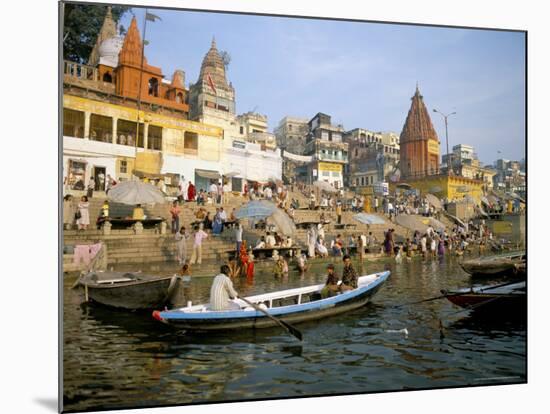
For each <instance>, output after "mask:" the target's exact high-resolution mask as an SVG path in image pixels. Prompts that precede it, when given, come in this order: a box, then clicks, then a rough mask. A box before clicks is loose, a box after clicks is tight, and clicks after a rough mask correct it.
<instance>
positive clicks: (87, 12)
mask: <svg viewBox="0 0 550 414" xmlns="http://www.w3.org/2000/svg"><path fill="white" fill-rule="evenodd" d="M130 9H131V8H130V7H128V6H111V11H112V14H113V19H114V20H115V21H116V22H118V21H119V20H120V18H121V17H122V16H123V15H124V14H125V13H126V12H128V11H129V10H130ZM106 14H107V6H101V5H91V4H90V5H88V4H71V3H65V16H64V25H63V59H65V60H70V61H73V62H78V63H86V62H87V61H88V57H89V56H90V53H91V52H92V49H93V47H94V44H95V41H96V39H97V35H98V34H99V31H100V30H101V26H102V25H103V20H104V19H105V15H106ZM121 31H122V34H124V33H125V30H124V28H122V30H121Z"/></svg>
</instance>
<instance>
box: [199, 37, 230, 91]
mask: <svg viewBox="0 0 550 414" xmlns="http://www.w3.org/2000/svg"><path fill="white" fill-rule="evenodd" d="M207 75H210V77H211V79H212V82H214V84H215V87H216V88H222V89H232V88H231V87H230V85H228V84H227V78H226V76H225V65H224V64H223V59H222V57H221V55H220V53H219V52H218V49H217V47H216V39H212V44H211V46H210V49H209V50H208V52H207V53H206V56H205V57H204V59H203V61H202V65H201V71H200V74H199V79H198V83H202V82H207V83H208V79H207Z"/></svg>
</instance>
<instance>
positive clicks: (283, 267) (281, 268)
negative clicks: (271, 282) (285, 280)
mask: <svg viewBox="0 0 550 414" xmlns="http://www.w3.org/2000/svg"><path fill="white" fill-rule="evenodd" d="M273 274H274V275H275V277H282V276H286V275H288V264H287V263H286V260H285V258H284V257H283V256H279V258H278V259H277V261H276V262H275V268H274V269H273Z"/></svg>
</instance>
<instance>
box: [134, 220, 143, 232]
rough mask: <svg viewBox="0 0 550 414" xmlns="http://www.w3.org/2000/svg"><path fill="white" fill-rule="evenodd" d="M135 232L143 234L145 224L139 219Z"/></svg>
mask: <svg viewBox="0 0 550 414" xmlns="http://www.w3.org/2000/svg"><path fill="white" fill-rule="evenodd" d="M134 233H135V234H143V224H142V223H141V221H138V222H137V223H136V224H134Z"/></svg>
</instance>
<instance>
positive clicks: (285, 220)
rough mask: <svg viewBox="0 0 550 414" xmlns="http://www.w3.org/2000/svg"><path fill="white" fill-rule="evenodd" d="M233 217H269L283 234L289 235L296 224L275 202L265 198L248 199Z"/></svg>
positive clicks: (292, 232) (294, 229)
mask: <svg viewBox="0 0 550 414" xmlns="http://www.w3.org/2000/svg"><path fill="white" fill-rule="evenodd" d="M235 217H237V218H238V219H244V218H253V219H260V218H268V217H269V219H270V221H272V222H273V223H274V224H275V226H277V228H278V229H279V231H280V232H281V233H283V234H284V235H285V236H291V235H292V234H294V232H295V231H296V226H295V225H294V222H293V221H292V219H291V218H290V217H289V216H288V215H287V214H286V213H285V212H284V211H283V210H280V209H278V208H277V207H276V206H275V204H273V203H271V202H269V201H265V200H260V201H250V202H249V203H247V204H245V205H244V206H243V207H241V208H240V209H238V210H237V211H236V212H235Z"/></svg>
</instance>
